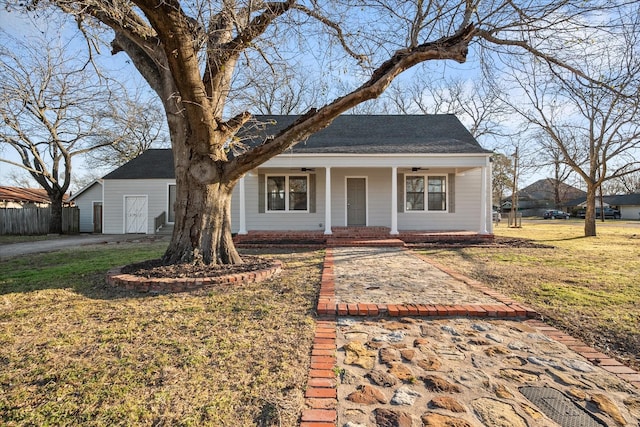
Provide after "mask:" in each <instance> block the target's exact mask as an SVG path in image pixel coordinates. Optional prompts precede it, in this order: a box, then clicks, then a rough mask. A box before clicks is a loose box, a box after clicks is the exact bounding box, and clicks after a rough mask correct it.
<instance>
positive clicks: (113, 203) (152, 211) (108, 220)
mask: <svg viewBox="0 0 640 427" xmlns="http://www.w3.org/2000/svg"><path fill="white" fill-rule="evenodd" d="M103 183H104V184H103V185H104V198H105V200H104V204H103V216H104V225H103V229H102V232H103V233H105V234H124V231H125V230H124V226H125V224H124V216H125V212H124V208H125V207H124V197H125V196H147V213H148V219H147V234H153V233H154V232H155V230H154V229H153V227H154V220H155V217H157V216H158V215H160V214H161V213H162V212H166V211H167V209H168V205H169V200H168V198H169V187H168V184H170V183H174V181H172V180H165V179H135V180H132V179H108V180H104V181H103Z"/></svg>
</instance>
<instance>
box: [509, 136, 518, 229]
mask: <svg viewBox="0 0 640 427" xmlns="http://www.w3.org/2000/svg"><path fill="white" fill-rule="evenodd" d="M518 161H519V160H518V147H517V146H516V152H515V153H513V191H512V193H511V213H510V215H509V226H510V227H518V226H519V224H518Z"/></svg>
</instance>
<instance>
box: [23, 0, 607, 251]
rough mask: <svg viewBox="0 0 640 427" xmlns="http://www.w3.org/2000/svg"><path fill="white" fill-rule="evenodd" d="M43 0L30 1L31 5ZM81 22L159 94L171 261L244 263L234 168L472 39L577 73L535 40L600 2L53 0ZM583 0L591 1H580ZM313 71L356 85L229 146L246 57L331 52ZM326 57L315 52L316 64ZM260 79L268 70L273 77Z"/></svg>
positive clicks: (240, 120)
mask: <svg viewBox="0 0 640 427" xmlns="http://www.w3.org/2000/svg"><path fill="white" fill-rule="evenodd" d="M39 3H40V2H38V1H34V3H32V7H37V6H38V5H39ZM51 3H53V4H55V5H56V6H57V7H59V8H60V9H62V10H63V11H64V12H66V13H69V14H72V15H74V16H75V17H76V19H77V21H78V22H79V24H80V25H81V26H83V28H88V27H89V26H90V25H98V26H100V25H102V28H104V26H106V27H107V28H110V29H111V30H112V31H113V41H112V43H111V45H112V48H113V49H112V52H113V53H114V54H117V53H119V52H124V53H126V54H127V55H128V56H129V57H130V58H131V60H132V62H133V64H134V65H135V66H136V68H137V69H138V70H139V71H140V73H141V74H142V76H143V77H144V78H145V79H146V81H147V82H148V83H149V85H150V86H151V87H152V89H153V90H154V91H155V92H156V93H157V94H158V96H159V97H160V99H161V101H162V103H163V106H164V109H165V112H166V116H167V121H168V125H169V131H170V136H171V143H172V148H173V154H174V162H175V171H176V185H177V190H176V193H177V197H176V204H175V213H176V222H175V228H174V234H173V237H172V240H171V242H170V244H169V247H168V249H167V251H166V253H165V255H164V261H165V262H167V263H177V262H181V261H186V262H203V263H206V264H213V263H220V264H234V263H241V262H242V259H241V258H240V256H239V255H238V253H237V251H236V249H235V247H234V244H233V241H232V236H231V224H230V222H231V215H230V200H231V193H232V190H233V188H234V186H235V184H236V183H237V182H238V180H239V179H240V177H242V176H243V175H244V174H245V173H247V172H249V171H250V170H252V169H254V168H256V167H257V166H259V165H260V164H262V163H263V162H265V161H266V160H268V159H270V158H272V157H274V156H276V155H278V154H280V153H282V152H284V151H285V150H287V149H288V148H289V147H291V146H293V145H294V144H296V143H298V142H299V141H302V140H305V139H306V138H308V137H309V136H310V135H312V134H313V133H314V132H317V131H319V130H321V129H323V128H325V127H326V126H328V125H329V124H331V122H332V121H333V120H334V119H335V118H336V117H338V116H339V115H340V114H342V113H344V112H346V111H348V110H350V109H352V108H354V107H356V106H358V105H359V104H361V103H363V102H365V101H368V100H371V99H375V98H377V97H379V96H380V95H381V94H382V93H383V92H384V91H385V90H386V89H387V88H388V87H389V85H390V84H391V83H392V81H393V80H394V79H395V78H396V77H398V76H399V75H400V74H401V73H402V72H403V71H405V70H408V69H410V68H412V67H414V66H416V65H418V64H420V63H424V62H426V61H443V60H454V61H458V62H460V63H462V62H464V61H466V59H467V53H468V51H469V47H470V46H472V42H474V41H475V42H476V43H477V45H482V46H484V48H485V49H484V50H485V51H489V50H491V51H493V52H494V53H511V52H513V51H515V50H518V51H519V52H521V53H523V54H529V55H533V56H537V57H540V58H542V60H543V61H546V62H549V63H550V64H553V65H554V66H558V67H565V68H566V69H570V70H573V71H575V72H579V71H578V69H577V68H574V67H572V66H571V65H570V59H571V58H570V57H565V58H563V57H562V56H561V54H562V52H561V51H556V52H547V53H544V52H543V50H541V49H539V48H538V47H536V46H535V43H533V41H534V40H535V39H536V37H537V36H538V34H540V33H544V34H542V35H546V34H547V31H555V35H556V37H559V38H566V39H567V40H569V42H571V40H574V37H573V35H574V33H575V29H576V28H578V27H582V26H583V25H584V24H582V21H581V17H582V16H583V15H585V14H588V13H589V11H590V10H591V11H592V10H606V9H607V8H608V6H607V2H606V1H602V2H583V1H572V0H565V1H561V2H558V1H542V2H533V3H532V2H529V1H522V2H520V1H512V0H509V1H507V0H505V1H498V2H486V3H485V2H483V1H476V0H464V1H458V2H452V1H436V0H432V1H422V0H416V1H383V0H371V1H362V0H342V1H326V2H318V1H313V0H308V1H300V2H298V1H294V0H287V1H254V0H251V1H250V0H246V1H241V0H223V1H211V2H204V1H202V2H197V1H196V2H180V1H178V0H163V1H159V0H133V1H107V0H84V1H65V0H51ZM587 8H588V9H589V10H587ZM339 50H341V51H342V52H344V54H342V55H340V56H338V57H337V58H336V61H335V62H332V63H330V65H328V66H326V67H325V68H323V70H322V71H323V73H319V77H318V78H322V77H329V78H331V77H332V75H335V74H338V73H340V74H341V75H345V74H348V75H350V76H352V78H353V80H354V82H355V84H354V85H353V88H352V89H351V90H349V91H347V92H345V93H343V94H336V97H335V99H333V100H332V101H330V102H328V103H327V104H325V105H323V106H318V107H317V108H311V109H310V110H308V111H307V112H306V113H305V114H303V115H302V116H300V117H299V119H298V120H296V121H295V122H294V123H293V124H291V125H290V126H289V127H287V128H286V129H284V130H283V131H281V132H280V133H278V134H277V135H275V136H273V137H272V138H269V139H267V140H265V141H263V143H262V144H260V145H258V146H255V147H252V148H249V149H247V150H246V151H244V152H242V153H234V148H236V147H233V142H234V135H235V134H236V132H238V130H239V129H240V128H241V127H242V126H243V125H245V124H246V123H247V122H248V121H249V120H251V117H252V115H251V113H250V112H249V110H251V109H252V106H251V105H249V106H246V109H244V110H240V109H238V110H237V111H229V109H228V108H225V107H227V104H228V101H229V100H230V98H234V97H236V96H237V93H238V91H242V90H243V87H244V85H246V84H251V82H250V81H249V80H248V79H245V78H243V76H245V74H246V73H245V72H246V71H247V70H246V68H247V67H252V66H253V65H254V64H267V65H268V64H270V63H275V62H279V61H281V62H287V61H288V60H289V59H291V58H295V57H296V55H298V54H303V53H309V54H310V55H309V56H310V57H311V58H313V57H320V56H323V55H325V53H324V52H328V51H330V52H337V51H339ZM323 63H324V62H321V64H323ZM263 78H265V79H272V78H275V76H274V75H265V76H264V77H263Z"/></svg>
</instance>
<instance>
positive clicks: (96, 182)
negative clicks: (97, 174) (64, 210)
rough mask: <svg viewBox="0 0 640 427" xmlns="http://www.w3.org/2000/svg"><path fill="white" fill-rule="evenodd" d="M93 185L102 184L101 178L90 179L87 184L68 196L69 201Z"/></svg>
mask: <svg viewBox="0 0 640 427" xmlns="http://www.w3.org/2000/svg"><path fill="white" fill-rule="evenodd" d="M94 185H100V186H102V180H101V179H94V180H93V181H91V182H90V183H89V184H87V185H85V186H84V187H82V188H81V189H80V190H78V191H77V192H76V193H75V194H73V195H71V197H70V198H69V200H70V201H72V200H76V199H77V198H78V197H79V196H80V195H82V194H83V193H85V192H86V191H89V189H91V188H92V187H93V186H94Z"/></svg>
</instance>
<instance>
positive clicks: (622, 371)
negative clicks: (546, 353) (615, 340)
mask: <svg viewBox="0 0 640 427" xmlns="http://www.w3.org/2000/svg"><path fill="white" fill-rule="evenodd" d="M526 323H527V324H528V325H529V326H531V327H534V328H536V329H537V330H538V331H540V332H541V333H543V334H544V335H546V336H547V337H549V338H551V339H552V340H554V341H557V342H559V343H561V344H564V345H566V346H567V348H569V350H571V351H573V352H575V353H577V354H579V355H580V356H582V357H584V358H585V359H587V360H588V361H589V363H591V364H592V365H594V366H597V367H600V368H602V369H604V370H605V371H607V372H609V373H611V374H614V375H615V376H617V377H618V378H620V379H621V380H624V381H626V382H628V383H630V384H631V385H633V386H635V387H636V388H637V389H640V372H638V371H636V370H634V369H632V368H629V367H628V366H626V365H623V364H622V363H620V362H618V361H617V360H616V359H614V358H612V357H610V356H608V355H606V354H604V353H602V352H600V351H598V350H596V349H594V348H593V347H590V346H589V345H587V344H585V343H584V342H582V341H580V340H579V339H577V338H574V337H572V336H571V335H569V334H567V333H565V332H562V331H561V330H559V329H557V328H555V327H553V326H550V325H548V324H546V323H545V322H543V321H542V320H538V319H530V320H527V321H526Z"/></svg>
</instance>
